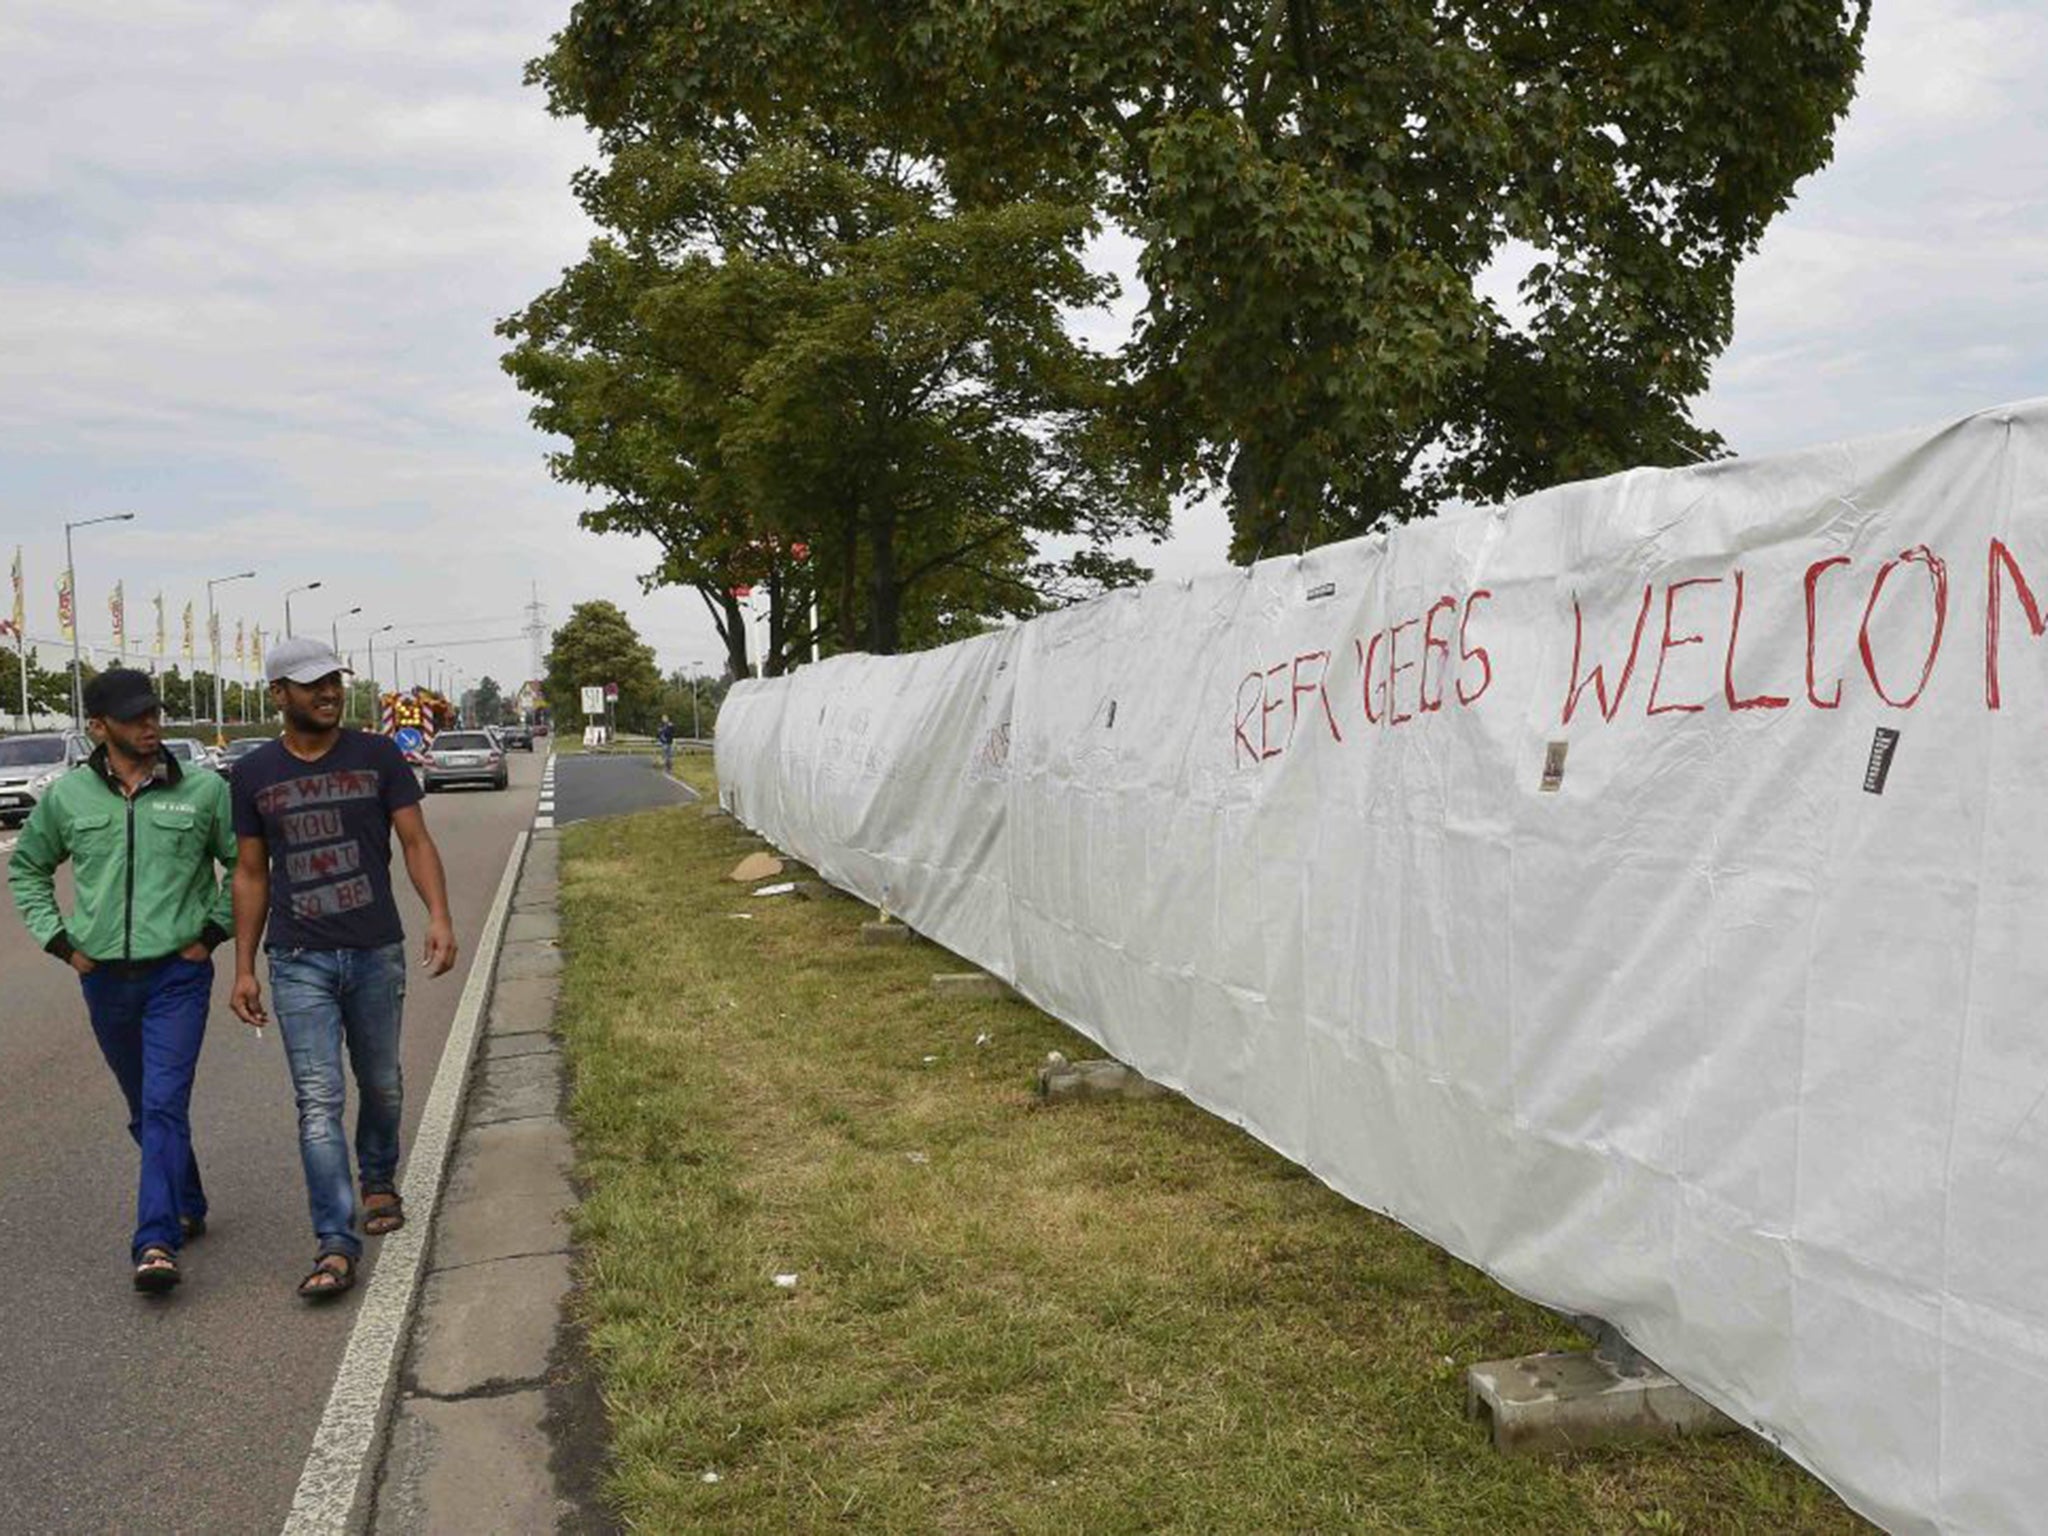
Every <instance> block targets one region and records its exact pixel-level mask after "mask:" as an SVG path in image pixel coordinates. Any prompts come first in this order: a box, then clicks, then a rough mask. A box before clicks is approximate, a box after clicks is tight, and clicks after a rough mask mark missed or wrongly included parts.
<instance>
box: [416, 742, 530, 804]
mask: <svg viewBox="0 0 2048 1536" xmlns="http://www.w3.org/2000/svg"><path fill="white" fill-rule="evenodd" d="M511 782H512V770H511V768H510V767H509V766H507V764H506V762H505V754H504V752H503V751H502V750H501V749H500V748H499V747H498V745H497V744H496V743H495V742H493V741H492V740H491V736H490V733H489V732H488V731H443V732H442V733H441V734H440V735H438V736H436V737H435V738H434V744H433V746H431V747H429V748H428V749H427V753H426V758H425V760H424V762H423V763H422V764H421V778H420V786H421V788H423V789H425V790H426V791H427V792H428V793H429V794H431V793H432V792H433V791H435V790H437V789H444V788H446V787H447V786H448V785H450V784H488V785H490V786H491V788H493V789H504V788H506V787H507V786H509V785H510V784H511Z"/></svg>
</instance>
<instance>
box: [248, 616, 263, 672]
mask: <svg viewBox="0 0 2048 1536" xmlns="http://www.w3.org/2000/svg"><path fill="white" fill-rule="evenodd" d="M249 665H250V666H252V667H254V668H255V669H256V673H257V675H258V676H259V677H260V676H261V675H262V673H263V626H262V625H261V624H258V625H257V626H256V627H255V628H254V629H252V630H251V631H249Z"/></svg>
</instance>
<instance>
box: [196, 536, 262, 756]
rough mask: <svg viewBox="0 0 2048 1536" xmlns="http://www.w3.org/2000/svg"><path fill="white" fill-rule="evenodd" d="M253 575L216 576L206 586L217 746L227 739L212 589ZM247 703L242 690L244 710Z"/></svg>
mask: <svg viewBox="0 0 2048 1536" xmlns="http://www.w3.org/2000/svg"><path fill="white" fill-rule="evenodd" d="M255 574H256V573H255V572H254V571H237V572H235V574H234V575H232V576H216V577H214V578H213V580H211V581H209V582H208V583H207V584H206V645H207V654H209V655H210V656H211V657H212V658H213V738H214V742H215V744H216V745H219V746H225V745H226V744H227V737H226V736H225V735H223V734H222V732H221V723H222V722H221V697H220V620H219V618H218V617H217V616H216V615H215V613H214V611H213V589H214V588H215V587H224V586H226V585H227V584H228V583H229V582H231V581H248V580H250V579H251V578H252V577H254V576H255ZM248 702H249V691H248V689H246V688H244V689H243V690H242V704H243V707H244V709H245V710H246V708H247V706H248Z"/></svg>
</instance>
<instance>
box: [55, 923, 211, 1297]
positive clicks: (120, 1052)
mask: <svg viewBox="0 0 2048 1536" xmlns="http://www.w3.org/2000/svg"><path fill="white" fill-rule="evenodd" d="M80 984H81V986H82V987H83V989H84V992H85V1008H86V1012H87V1014H88V1015H90V1016H91V1018H92V1032H93V1035H94V1036H95V1037H96V1038H97V1039H98V1040H99V1044H100V1054H101V1055H102V1056H104V1057H105V1058H106V1060H107V1065H108V1066H109V1067H111V1068H112V1069H113V1072H114V1081H116V1082H117V1083H119V1084H120V1085H121V1097H123V1098H124V1099H126V1100H127V1101H128V1134H129V1135H130V1136H132V1137H134V1138H135V1144H136V1145H137V1146H138V1147H140V1148H141V1149H142V1173H141V1177H140V1178H139V1179H138V1180H137V1182H136V1190H135V1240H134V1243H133V1245H132V1248H131V1253H132V1256H133V1257H135V1258H138V1259H139V1258H140V1257H141V1256H142V1250H143V1249H145V1248H168V1249H170V1250H171V1251H172V1252H174V1253H175V1252H176V1251H177V1250H178V1248H179V1247H181V1246H182V1244H183V1242H184V1234H183V1232H182V1231H181V1230H180V1229H179V1226H178V1218H179V1217H180V1216H194V1217H199V1216H204V1215H205V1214H206V1190H205V1189H204V1187H202V1186H201V1184H200V1182H199V1160H198V1159H197V1158H196V1157H194V1156H193V1154H192V1118H191V1111H192V1076H193V1073H194V1072H196V1071H197V1070H198V1067H199V1047H200V1045H201V1044H202V1043H203V1042H204V1041H205V1039H206V1004H207V999H208V997H209V996H210V995H211V994H212V992H213V962H212V961H211V960H180V959H177V958H176V957H173V958H171V959H169V960H166V961H164V963H163V964H161V965H159V966H157V967H156V968H155V969H153V970H150V971H147V972H145V973H143V974H141V975H135V976H127V975H114V974H112V973H111V972H108V971H94V972H93V973H92V974H91V975H89V976H84V977H81V978H80Z"/></svg>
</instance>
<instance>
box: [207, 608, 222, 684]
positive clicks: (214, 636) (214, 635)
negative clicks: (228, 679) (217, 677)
mask: <svg viewBox="0 0 2048 1536" xmlns="http://www.w3.org/2000/svg"><path fill="white" fill-rule="evenodd" d="M206 649H207V653H208V654H209V655H210V656H212V658H213V669H214V671H216V672H218V671H219V670H220V615H219V614H217V613H209V614H208V615H207V616H206Z"/></svg>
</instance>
